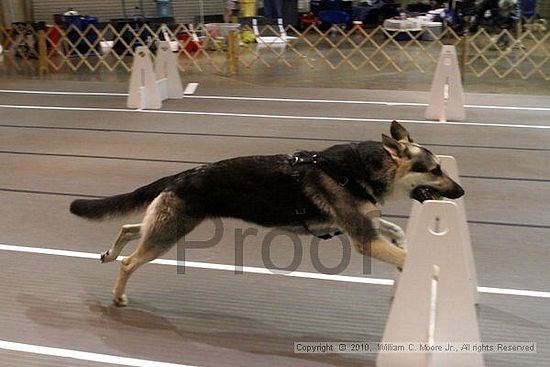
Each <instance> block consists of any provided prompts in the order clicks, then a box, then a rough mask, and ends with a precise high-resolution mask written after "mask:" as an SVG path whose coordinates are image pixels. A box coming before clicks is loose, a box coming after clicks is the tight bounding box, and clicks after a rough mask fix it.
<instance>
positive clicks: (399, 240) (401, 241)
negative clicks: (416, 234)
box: [391, 236, 407, 249]
mask: <svg viewBox="0 0 550 367" xmlns="http://www.w3.org/2000/svg"><path fill="white" fill-rule="evenodd" d="M391 243H392V244H393V245H395V246H397V247H399V248H402V249H404V248H405V245H406V243H407V240H406V239H405V236H403V237H395V238H392V239H391Z"/></svg>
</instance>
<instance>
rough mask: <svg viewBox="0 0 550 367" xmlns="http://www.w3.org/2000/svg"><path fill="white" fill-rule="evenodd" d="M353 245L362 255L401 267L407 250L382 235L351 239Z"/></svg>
mask: <svg viewBox="0 0 550 367" xmlns="http://www.w3.org/2000/svg"><path fill="white" fill-rule="evenodd" d="M352 240H353V245H354V246H355V248H356V249H357V251H359V253H360V254H362V255H368V256H370V257H373V258H375V259H377V260H380V261H383V262H386V263H388V264H392V265H395V266H397V267H398V268H399V269H403V264H404V263H405V258H406V256H407V252H406V251H405V250H403V249H401V248H399V247H397V246H395V245H393V244H392V243H390V242H388V241H387V240H386V239H385V238H384V237H382V236H376V237H374V238H371V239H369V240H367V241H364V240H359V241H358V240H355V239H353V238H352Z"/></svg>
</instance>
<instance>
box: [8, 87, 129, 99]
mask: <svg viewBox="0 0 550 367" xmlns="http://www.w3.org/2000/svg"><path fill="white" fill-rule="evenodd" d="M0 93H14V94H42V95H53V96H105V97H127V96H128V93H111V92H64V91H47V90H12V89H0Z"/></svg>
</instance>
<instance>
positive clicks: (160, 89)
mask: <svg viewBox="0 0 550 367" xmlns="http://www.w3.org/2000/svg"><path fill="white" fill-rule="evenodd" d="M168 98H170V99H179V98H183V88H182V85H181V79H180V75H179V70H178V65H177V59H176V55H174V54H173V53H172V52H171V49H170V43H169V42H168V41H162V42H160V43H159V48H158V51H157V56H156V58H155V67H154V68H153V63H152V61H151V53H150V52H149V49H148V48H147V47H146V46H140V47H137V48H136V53H135V56H134V63H133V64H132V73H131V76H130V87H129V90H128V100H127V106H128V108H137V109H159V108H161V107H162V101H164V100H166V99H168Z"/></svg>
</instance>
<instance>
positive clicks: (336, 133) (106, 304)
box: [0, 79, 550, 367]
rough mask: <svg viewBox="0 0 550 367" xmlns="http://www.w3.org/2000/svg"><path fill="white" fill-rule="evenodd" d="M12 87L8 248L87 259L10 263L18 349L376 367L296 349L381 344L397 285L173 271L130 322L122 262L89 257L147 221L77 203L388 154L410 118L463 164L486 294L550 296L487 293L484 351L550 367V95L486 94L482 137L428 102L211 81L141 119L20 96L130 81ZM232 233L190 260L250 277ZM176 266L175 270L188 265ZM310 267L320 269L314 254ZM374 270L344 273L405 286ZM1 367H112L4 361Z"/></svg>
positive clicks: (5, 83) (143, 277)
mask: <svg viewBox="0 0 550 367" xmlns="http://www.w3.org/2000/svg"><path fill="white" fill-rule="evenodd" d="M0 89H2V90H11V92H1V93H0V168H1V171H2V172H3V174H2V175H0V197H1V200H2V204H3V205H1V206H0V243H1V244H4V245H14V246H19V249H21V246H30V247H36V248H39V249H58V250H68V251H75V252H76V253H66V254H65V255H67V256H62V255H60V254H58V255H57V256H56V255H46V254H37V253H24V252H21V251H5V250H1V251H0V264H2V266H1V267H0V274H1V278H2V280H3V281H2V282H1V283H0V294H1V296H0V305H1V309H2V313H1V316H0V317H1V318H2V320H1V325H2V328H0V342H1V341H10V342H17V343H24V344H25V345H30V346H36V345H41V346H48V347H55V348H63V349H69V350H79V351H86V352H93V353H100V354H106V355H114V356H121V357H131V358H137V359H142V360H154V361H161V362H169V363H175V364H185V365H194V366H266V365H269V366H373V365H374V360H375V357H376V356H375V355H371V354H340V355H316V354H294V353H293V352H292V345H293V342H294V341H299V340H302V341H305V340H327V341H328V340H331V341H332V340H334V341H339V340H342V341H343V340H364V341H378V340H380V338H381V335H382V332H383V329H384V325H385V321H386V319H387V315H388V312H389V306H390V297H391V293H392V292H391V287H388V286H380V285H368V284H354V283H345V282H331V281H322V280H314V279H299V278H287V277H280V276H272V275H261V274H244V275H235V274H233V273H232V272H228V271H219V270H208V269H194V268H189V269H187V271H186V274H177V273H176V269H175V268H174V267H173V266H166V265H155V264H151V265H147V266H144V267H143V268H141V269H140V270H139V271H138V272H137V273H136V274H135V277H134V278H133V279H132V280H131V282H130V285H129V298H130V305H129V307H128V308H125V309H117V308H115V307H113V306H112V305H111V301H110V289H111V287H112V284H113V282H114V278H115V274H116V271H117V268H118V265H117V264H103V265H102V264H100V263H99V261H97V260H95V259H90V258H86V257H85V256H84V255H82V254H88V253H91V254H98V253H100V252H101V251H104V250H105V249H107V248H108V246H109V245H110V243H111V242H112V241H113V239H114V238H115V236H116V234H117V232H118V230H119V227H120V225H121V224H122V223H126V222H132V221H138V220H139V216H135V217H132V218H130V219H125V220H122V219H121V220H115V221H113V222H100V223H94V222H88V221H84V220H81V219H79V218H76V217H74V216H71V215H70V214H69V212H68V205H69V203H70V202H71V201H72V200H73V199H74V198H76V197H82V196H103V195H112V194H116V193H121V192H127V191H129V190H132V189H134V188H135V187H137V186H140V185H142V184H145V183H148V182H150V181H152V180H154V179H156V178H158V177H161V176H165V175H169V174H173V173H175V172H179V171H181V170H184V169H188V168H191V167H194V166H196V165H198V164H201V163H205V162H211V161H215V160H219V159H223V158H227V157H233V156H238V155H248V154H271V153H279V152H289V153H291V152H293V151H295V150H298V149H322V148H324V147H327V146H329V145H331V144H335V143H338V142H347V141H356V140H363V139H365V140H366V139H379V136H380V134H381V133H383V132H386V131H387V128H388V122H387V121H388V120H391V119H394V118H395V119H398V120H402V121H404V124H405V125H406V126H407V127H408V128H409V130H410V131H411V134H412V135H413V137H414V138H415V140H417V141H419V142H420V143H422V144H424V145H426V146H428V147H429V148H430V149H432V150H433V151H434V152H435V153H438V154H450V155H453V156H455V157H456V158H457V160H458V164H459V168H460V174H461V181H462V183H463V185H464V187H465V189H466V191H467V195H466V209H467V214H468V219H469V227H470V232H471V236H472V243H473V248H474V256H475V261H476V266H477V271H478V276H479V285H480V286H484V287H498V288H505V289H520V290H533V291H541V292H543V293H541V296H538V297H526V296H518V295H503V294H488V293H482V294H481V304H480V306H479V318H480V328H481V334H482V340H483V341H535V342H537V343H538V346H537V347H538V353H537V354H508V355H501V354H490V355H486V356H485V362H486V365H487V366H499V367H501V366H502V367H507V366H520V365H521V366H548V365H549V364H550V351H549V349H548V348H549V344H548V340H550V329H549V325H550V307H548V306H549V299H548V296H550V294H549V293H548V292H550V283H549V280H548V279H550V270H549V267H548V248H549V246H550V243H549V241H548V231H549V230H550V215H549V214H548V210H547V203H546V201H547V199H548V198H549V197H550V187H549V185H548V183H549V181H550V167H549V166H548V164H547V162H548V161H549V159H550V139H548V137H549V133H550V122H549V121H550V110H549V109H548V107H549V106H550V98H548V97H541V96H539V97H533V96H517V95H516V96H508V95H485V94H468V95H467V104H468V105H469V107H468V108H467V121H466V123H464V124H461V123H458V124H445V125H442V124H426V123H424V121H423V111H424V107H423V106H414V105H406V103H425V102H426V101H427V93H419V92H395V91H375V90H371V91H369V90H347V89H321V88H318V89H315V90H312V89H310V88H273V87H261V86H249V85H244V84H240V83H231V84H230V86H228V85H227V84H226V83H217V82H211V83H205V84H201V86H200V87H199V90H198V92H197V94H196V95H195V96H193V97H188V98H184V99H183V100H177V101H168V102H166V103H165V104H164V106H163V108H162V110H160V111H142V112H136V111H132V110H127V109H126V108H125V97H124V96H123V95H103V96H102V95H96V96H93V95H78V94H76V95H75V94H70V95H59V94H50V93H46V94H31V93H14V92H13V91H14V90H26V91H36V90H42V91H72V92H78V91H80V92H83V91H84V92H104V93H105V92H107V93H124V92H125V83H124V82H123V81H121V82H116V81H113V82H111V83H104V82H102V81H98V82H82V81H70V80H63V81H61V80H59V81H56V80H49V81H48V82H47V83H45V82H44V81H41V80H16V79H9V80H2V81H0ZM212 96H220V97H221V98H213V97H212ZM228 96H241V97H254V98H258V97H262V98H270V99H271V100H265V99H264V100H251V99H242V100H229V99H225V98H224V97H228ZM281 98H287V99H288V98H295V99H308V98H314V99H325V100H327V99H330V100H347V101H350V100H353V101H363V102H364V101H382V102H402V103H405V105H399V106H396V105H388V104H385V103H380V104H364V103H359V102H358V103H345V104H344V103H338V102H337V101H335V102H332V103H318V102H317V103H316V102H308V101H288V100H287V101H281V100H278V99H281ZM275 99H277V100H275ZM473 105H475V106H473ZM488 106H489V107H488ZM491 106H492V107H491ZM511 106H516V107H521V108H520V109H516V110H512V109H509V107H511ZM55 107H58V108H55ZM506 108H508V109H506ZM291 116H292V117H291ZM327 118H329V119H327ZM409 209H410V202H409V201H408V200H404V201H399V202H396V203H391V204H389V205H387V206H386V207H385V208H384V209H383V215H385V216H386V217H389V218H391V219H392V220H395V222H396V223H399V224H401V225H405V224H406V217H407V215H408V213H409ZM224 224H225V231H224V235H223V239H222V241H221V244H220V245H217V246H215V247H213V248H209V249H201V250H190V251H188V253H187V255H186V256H187V259H188V260H193V261H200V262H206V263H216V264H233V263H234V256H235V248H234V246H233V243H234V232H235V230H236V229H238V228H247V227H248V226H249V225H248V224H245V223H241V222H239V221H235V220H226V221H224ZM259 231H260V233H259V236H258V238H250V240H247V242H246V244H245V248H244V265H249V266H257V267H263V266H264V265H263V262H262V258H261V251H260V247H261V246H260V243H261V238H262V235H263V234H265V233H266V231H265V230H264V229H261V228H260V229H259ZM211 232H212V226H211V224H209V223H205V224H204V225H201V226H200V227H199V228H198V229H197V230H196V232H195V233H194V234H193V236H196V238H201V239H206V238H210V237H211ZM303 240H304V243H309V238H307V237H304V238H303ZM332 245H334V246H332ZM132 247H133V246H131V245H130V246H129V248H128V249H127V251H126V252H125V253H128V251H130V250H131V248H132ZM339 249H340V247H339V246H338V241H337V240H331V241H330V242H329V243H327V244H326V246H323V248H322V252H321V260H322V261H323V263H325V264H334V263H335V260H334V259H339V258H340V256H341V253H340V251H339ZM288 250H289V246H288V244H286V243H284V242H281V243H280V245H279V246H275V247H273V252H272V258H273V259H274V261H275V263H277V264H285V263H288V262H289V261H290V258H289V251H288ZM35 252H36V251H35ZM50 252H51V251H50ZM79 254H80V255H79ZM77 256H80V257H77ZM94 256H95V255H94ZM163 258H165V259H172V260H173V259H175V258H176V250H173V251H171V252H170V253H168V254H166V255H165V256H164V257H163ZM298 270H300V271H305V272H315V270H314V267H313V265H312V261H311V259H310V257H309V251H304V259H303V261H302V263H301V264H300V266H299V269H298ZM362 270H363V269H362V262H361V259H360V257H359V256H352V260H351V263H350V265H349V266H348V268H347V269H346V270H345V271H344V273H343V275H349V276H356V277H362V276H368V277H375V278H388V279H389V278H392V277H393V274H394V271H393V269H392V268H390V267H388V266H386V265H384V264H380V263H374V264H373V269H372V274H369V275H364V274H363V271H362ZM544 292H546V293H544ZM0 365H1V366H19V365H21V366H49V365H51V366H54V365H55V366H76V365H83V366H84V365H86V366H95V365H98V366H99V365H100V364H98V363H94V362H88V361H86V362H84V361H77V360H72V359H67V358H59V357H51V356H47V355H43V354H33V353H29V352H14V351H9V352H8V351H5V350H2V349H0ZM101 365H104V364H101ZM113 365H116V363H113Z"/></svg>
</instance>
